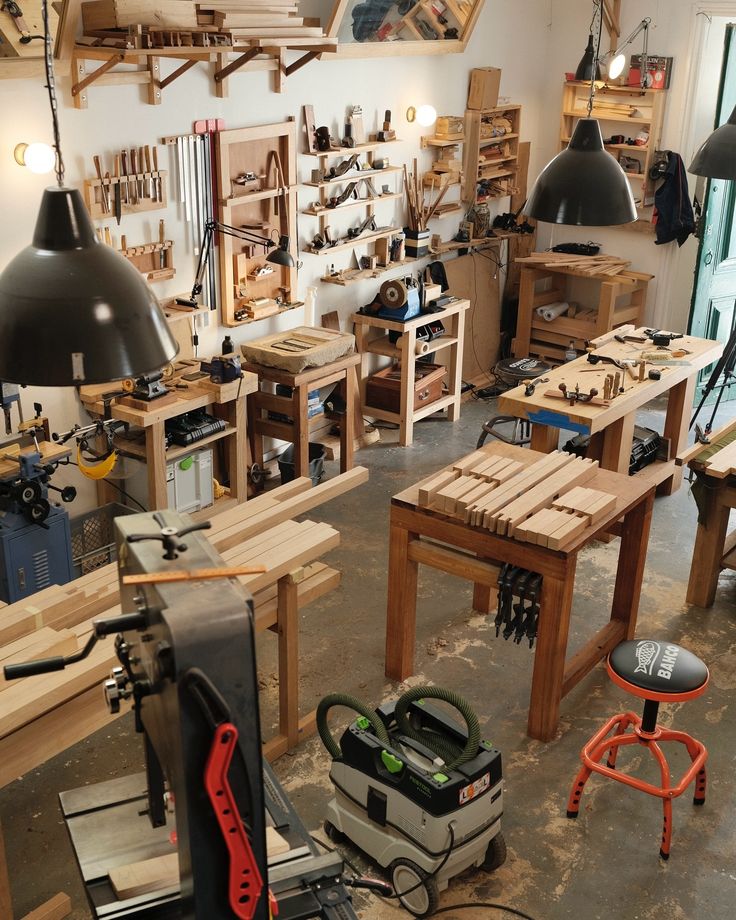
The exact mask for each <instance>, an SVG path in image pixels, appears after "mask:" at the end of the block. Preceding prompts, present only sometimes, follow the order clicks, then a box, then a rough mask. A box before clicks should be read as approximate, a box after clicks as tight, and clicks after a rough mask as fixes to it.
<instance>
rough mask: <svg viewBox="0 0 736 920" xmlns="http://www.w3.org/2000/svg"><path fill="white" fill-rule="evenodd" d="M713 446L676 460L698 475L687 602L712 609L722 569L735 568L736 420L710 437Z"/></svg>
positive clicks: (694, 448)
mask: <svg viewBox="0 0 736 920" xmlns="http://www.w3.org/2000/svg"><path fill="white" fill-rule="evenodd" d="M709 439H710V444H709V445H708V444H694V445H693V446H692V447H691V448H690V449H689V450H687V451H685V452H684V453H683V454H681V455H680V456H679V457H678V458H677V462H678V463H687V464H688V466H689V467H690V469H691V470H693V472H694V473H695V476H696V479H697V481H696V483H695V485H694V486H693V494H694V496H695V500H696V502H697V505H698V529H697V532H696V535H695V546H694V547H693V561H692V564H691V567H690V579H689V581H688V585H687V602H688V604H695V605H696V606H698V607H712V606H713V601H714V600H715V597H716V588H717V587H718V577H719V575H720V574H721V569H736V530H734V531H732V532H731V533H729V532H728V521H729V517H730V515H731V510H732V509H733V508H736V421H734V422H731V423H729V424H728V425H725V426H724V427H723V428H721V429H720V431H716V432H713V433H712V434H711V435H709Z"/></svg>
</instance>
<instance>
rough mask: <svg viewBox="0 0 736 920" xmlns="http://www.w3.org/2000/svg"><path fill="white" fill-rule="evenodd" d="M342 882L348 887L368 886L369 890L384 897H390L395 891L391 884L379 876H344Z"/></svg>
mask: <svg viewBox="0 0 736 920" xmlns="http://www.w3.org/2000/svg"><path fill="white" fill-rule="evenodd" d="M342 883H343V885H346V886H347V887H348V888H366V889H367V890H368V891H375V892H376V894H380V895H382V896H383V897H384V898H390V897H391V896H392V895H393V893H394V890H393V888H392V887H391V886H390V885H387V884H386V882H382V881H381V880H380V879H377V878H343V879H342Z"/></svg>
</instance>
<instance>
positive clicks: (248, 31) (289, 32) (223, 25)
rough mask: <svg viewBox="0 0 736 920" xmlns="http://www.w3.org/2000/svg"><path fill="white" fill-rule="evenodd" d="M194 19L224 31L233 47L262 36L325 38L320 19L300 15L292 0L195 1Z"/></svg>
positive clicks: (296, 5)
mask: <svg viewBox="0 0 736 920" xmlns="http://www.w3.org/2000/svg"><path fill="white" fill-rule="evenodd" d="M197 20H198V22H199V23H200V25H204V26H206V25H214V26H216V27H217V28H219V29H220V30H222V31H225V32H227V33H228V34H229V35H231V36H232V41H233V45H236V46H237V45H238V44H247V43H249V42H252V41H253V40H254V39H262V38H273V39H305V38H312V39H314V38H322V37H324V30H323V29H322V28H321V26H320V25H319V21H318V20H310V19H304V18H302V17H301V16H299V7H298V4H297V3H295V2H293V0H241V2H238V0H229V2H223V3H220V2H219V0H213V2H209V3H201V4H197Z"/></svg>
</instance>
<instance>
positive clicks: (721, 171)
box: [688, 108, 736, 179]
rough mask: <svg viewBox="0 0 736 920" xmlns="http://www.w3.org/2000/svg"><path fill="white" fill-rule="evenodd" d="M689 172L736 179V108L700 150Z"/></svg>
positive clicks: (713, 177) (696, 174)
mask: <svg viewBox="0 0 736 920" xmlns="http://www.w3.org/2000/svg"><path fill="white" fill-rule="evenodd" d="M688 172H691V173H692V174H693V175H695V176H707V177H708V178H709V179H736V108H734V110H733V112H731V114H730V116H729V118H728V121H727V122H726V123H725V124H723V125H721V127H720V128H716V130H715V131H714V132H713V133H712V134H711V136H710V137H709V138H708V139H707V140H706V142H705V143H704V144H703V146H702V147H701V148H700V150H698V152H697V153H696V154H695V156H694V157H693V161H692V163H691V164H690V168H689V170H688Z"/></svg>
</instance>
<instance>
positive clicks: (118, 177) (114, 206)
mask: <svg viewBox="0 0 736 920" xmlns="http://www.w3.org/2000/svg"><path fill="white" fill-rule="evenodd" d="M92 160H93V162H94V164H95V172H96V174H97V178H98V180H99V182H100V204H101V206H102V212H103V214H113V215H114V216H115V220H116V221H117V222H118V223H120V218H121V216H122V213H123V205H124V204H125V205H127V206H135V205H137V204H141V203H143V202H145V201H151V202H161V203H162V204H163V201H164V191H163V177H162V174H161V172H160V171H159V168H158V150H157V148H156V147H155V146H154V147H151V146H149V145H148V144H146V145H145V146H144V147H130V148H129V149H127V150H121V151H120V153H116V154H115V155H114V156H113V157H112V160H113V163H112V171H110V170H107V171H104V172H103V164H102V158H101V157H99V156H97V155H95V156H93V157H92Z"/></svg>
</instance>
